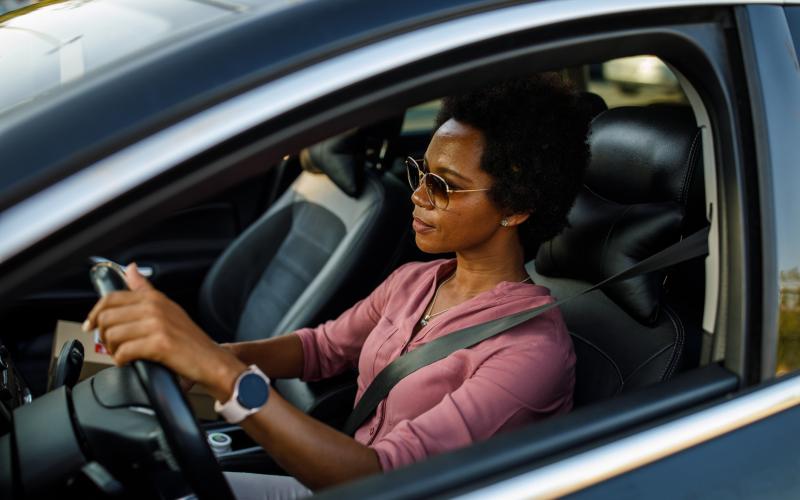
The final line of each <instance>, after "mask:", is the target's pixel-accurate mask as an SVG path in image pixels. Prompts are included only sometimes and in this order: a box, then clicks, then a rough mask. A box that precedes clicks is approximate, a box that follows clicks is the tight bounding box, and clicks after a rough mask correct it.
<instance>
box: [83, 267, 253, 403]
mask: <svg viewBox="0 0 800 500" xmlns="http://www.w3.org/2000/svg"><path fill="white" fill-rule="evenodd" d="M126 279H127V281H128V286H129V287H130V289H131V290H130V291H120V292H113V293H110V294H108V295H106V296H105V297H103V298H101V299H100V300H99V301H98V302H97V304H96V305H95V306H94V308H93V309H92V311H91V312H90V313H89V316H88V318H87V319H86V321H85V322H84V324H83V329H84V330H85V331H91V330H92V329H94V328H97V329H98V330H99V331H100V339H101V341H102V342H103V344H104V345H105V346H106V349H107V350H108V352H109V353H110V354H111V356H112V357H113V358H114V363H115V364H116V365H117V366H121V365H124V364H126V363H129V362H131V361H133V360H136V359H148V360H151V361H156V362H158V363H161V364H163V365H165V366H167V367H168V368H170V369H171V370H172V371H173V372H175V373H176V374H177V375H179V376H180V377H181V386H182V387H184V389H187V388H188V387H191V384H192V382H197V383H199V384H201V385H203V386H205V387H206V388H207V389H208V390H209V392H211V394H212V396H214V397H216V398H217V399H218V400H220V401H226V400H227V399H228V398H229V397H230V392H231V390H232V388H233V383H234V381H235V380H236V377H237V376H238V375H239V374H240V373H241V372H242V371H244V370H245V368H246V367H245V365H244V363H242V362H241V361H239V360H238V359H237V358H236V357H235V356H234V355H233V354H232V353H231V352H230V350H228V349H225V348H222V347H220V346H219V345H217V344H216V343H215V342H214V341H213V340H211V339H210V338H209V337H208V336H207V335H206V334H205V332H203V331H202V330H201V329H200V327H198V326H197V324H195V323H194V322H193V321H192V320H191V318H189V315H188V314H186V312H185V311H184V310H183V309H182V308H181V307H180V306H179V305H178V304H176V303H175V302H173V301H171V300H170V299H169V298H167V297H166V296H165V295H164V294H163V293H161V292H159V291H157V290H156V289H155V288H153V286H152V285H151V284H150V283H149V282H148V281H147V279H145V278H144V276H142V275H141V274H139V271H138V269H137V267H136V265H135V264H131V265H130V266H128V268H127V270H126Z"/></svg>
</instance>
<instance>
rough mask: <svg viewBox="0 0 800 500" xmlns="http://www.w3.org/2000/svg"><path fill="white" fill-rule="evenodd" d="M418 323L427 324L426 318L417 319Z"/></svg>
mask: <svg viewBox="0 0 800 500" xmlns="http://www.w3.org/2000/svg"><path fill="white" fill-rule="evenodd" d="M419 324H420V325H422V326H428V318H422V319H421V320H419Z"/></svg>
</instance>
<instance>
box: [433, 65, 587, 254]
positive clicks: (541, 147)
mask: <svg viewBox="0 0 800 500" xmlns="http://www.w3.org/2000/svg"><path fill="white" fill-rule="evenodd" d="M590 118H591V113H590V110H588V109H587V106H586V105H585V103H584V101H582V100H581V98H580V94H579V93H578V92H576V90H575V89H574V87H573V86H572V85H571V84H570V83H569V82H568V81H566V80H564V79H563V78H562V77H561V76H560V75H559V74H558V73H539V74H536V75H532V76H527V77H524V78H515V79H511V80H505V81H502V82H499V83H494V84H490V85H486V86H483V87H480V88H476V89H473V90H471V91H469V92H466V93H463V94H459V95H454V96H451V97H446V98H444V99H443V102H442V107H441V109H440V111H439V114H438V116H437V118H436V124H435V125H436V127H435V128H436V129H438V128H439V127H440V126H441V125H442V124H443V123H444V122H446V121H448V120H450V119H454V120H456V121H458V122H461V123H465V124H467V125H470V126H472V127H475V128H476V129H478V130H480V131H481V132H482V133H483V136H484V141H485V147H484V151H483V155H482V158H481V160H480V164H481V168H482V169H483V170H484V171H486V172H487V173H489V174H490V175H491V176H492V178H493V179H494V182H493V185H492V187H491V189H490V190H489V192H488V194H489V196H490V198H491V199H492V201H493V202H494V203H495V204H496V205H497V206H498V207H500V209H501V210H506V211H508V212H509V213H528V214H530V217H529V218H528V220H526V221H525V222H524V223H522V224H521V225H520V226H519V236H520V241H521V243H522V246H523V248H524V249H525V256H526V258H531V257H532V256H533V255H535V252H536V249H537V248H538V246H539V244H540V243H542V242H544V241H547V240H549V239H551V238H553V237H554V236H556V235H557V234H558V233H559V232H561V230H562V229H564V227H566V225H567V213H568V212H569V210H570V208H571V207H572V205H573V203H574V201H575V197H576V196H577V194H578V190H579V189H580V188H581V185H582V183H583V174H584V172H585V171H586V166H587V164H588V161H589V147H588V144H587V139H588V137H587V136H588V132H589V122H590Z"/></svg>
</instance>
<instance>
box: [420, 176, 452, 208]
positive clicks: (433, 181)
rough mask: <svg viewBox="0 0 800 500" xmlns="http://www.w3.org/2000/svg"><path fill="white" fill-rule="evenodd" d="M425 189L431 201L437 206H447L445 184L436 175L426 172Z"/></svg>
mask: <svg viewBox="0 0 800 500" xmlns="http://www.w3.org/2000/svg"><path fill="white" fill-rule="evenodd" d="M425 189H426V190H427V191H428V195H429V196H430V197H431V201H432V202H433V204H434V205H435V206H436V207H437V208H447V202H448V201H449V200H448V195H447V184H446V183H445V182H444V179H442V178H441V177H439V176H438V175H434V174H428V175H426V176H425Z"/></svg>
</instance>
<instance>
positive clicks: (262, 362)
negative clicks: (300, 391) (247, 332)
mask: <svg viewBox="0 0 800 500" xmlns="http://www.w3.org/2000/svg"><path fill="white" fill-rule="evenodd" d="M221 345H222V347H224V348H226V349H228V350H229V351H230V352H232V353H233V355H234V356H236V357H237V358H239V360H240V361H241V362H242V363H244V364H246V365H257V366H258V368H259V369H260V370H261V371H262V372H264V373H265V374H266V375H267V376H268V377H269V378H297V377H301V376H302V375H303V344H302V342H300V338H299V337H298V336H297V335H295V334H293V333H291V334H288V335H281V336H280V337H274V338H271V339H266V340H253V341H249V342H235V343H230V344H221Z"/></svg>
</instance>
